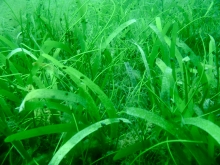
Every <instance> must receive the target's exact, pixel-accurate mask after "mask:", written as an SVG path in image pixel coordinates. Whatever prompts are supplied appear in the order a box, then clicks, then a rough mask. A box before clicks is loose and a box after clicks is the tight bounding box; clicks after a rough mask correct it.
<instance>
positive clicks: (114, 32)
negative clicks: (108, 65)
mask: <svg viewBox="0 0 220 165" xmlns="http://www.w3.org/2000/svg"><path fill="white" fill-rule="evenodd" d="M135 22H136V20H135V19H132V20H129V21H127V22H125V23H123V24H121V25H120V26H119V27H118V28H117V29H115V31H113V32H112V33H111V34H110V35H109V37H108V38H107V39H106V40H105V42H104V43H103V44H102V49H105V48H106V47H107V46H108V44H109V43H110V42H111V41H112V40H113V39H114V38H115V37H116V36H117V35H118V34H119V33H120V32H121V31H122V30H123V29H124V28H126V27H128V26H129V25H131V24H133V23H135Z"/></svg>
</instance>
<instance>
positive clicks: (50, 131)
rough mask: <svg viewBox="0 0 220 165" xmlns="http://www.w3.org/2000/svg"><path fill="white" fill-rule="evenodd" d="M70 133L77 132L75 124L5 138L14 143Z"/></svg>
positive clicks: (34, 130)
mask: <svg viewBox="0 0 220 165" xmlns="http://www.w3.org/2000/svg"><path fill="white" fill-rule="evenodd" d="M69 131H71V132H74V131H77V130H76V127H75V124H55V125H49V126H43V127H38V128H34V129H30V130H26V131H22V132H18V133H16V134H12V135H9V136H7V137H6V138H5V142H14V141H18V140H24V139H29V138H33V137H38V136H42V135H48V134H53V133H62V132H69Z"/></svg>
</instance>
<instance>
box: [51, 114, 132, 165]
mask: <svg viewBox="0 0 220 165" xmlns="http://www.w3.org/2000/svg"><path fill="white" fill-rule="evenodd" d="M119 122H124V123H129V124H130V121H129V120H127V119H124V118H112V119H105V120H102V121H99V122H97V123H94V124H92V125H90V126H88V127H87V128H85V129H83V130H81V131H80V132H78V133H76V134H75V135H74V136H73V137H72V138H70V139H69V140H68V141H67V142H66V143H65V144H64V145H63V146H62V147H60V149H59V150H58V151H57V152H56V154H55V155H54V156H53V158H52V159H51V161H50V162H49V165H58V164H59V163H60V162H61V160H62V159H63V158H64V156H65V155H66V154H67V153H68V152H69V151H70V150H71V149H72V148H73V147H74V146H76V145H77V144H78V143H79V142H80V141H81V140H82V139H83V138H85V137H86V136H88V135H90V134H92V133H93V132H95V131H97V130H98V129H99V128H102V127H103V125H110V124H113V123H119Z"/></svg>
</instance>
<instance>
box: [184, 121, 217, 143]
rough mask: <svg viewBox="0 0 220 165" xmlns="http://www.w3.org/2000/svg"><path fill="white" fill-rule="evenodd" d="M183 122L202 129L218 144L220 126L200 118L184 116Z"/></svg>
mask: <svg viewBox="0 0 220 165" xmlns="http://www.w3.org/2000/svg"><path fill="white" fill-rule="evenodd" d="M184 123H185V124H190V125H194V126H196V127H199V128H201V129H203V130H204V131H206V132H207V133H208V134H209V135H210V136H212V137H213V138H214V139H215V140H216V141H217V142H218V143H219V144H220V127H219V126H217V125H215V124H214V123H213V122H211V121H208V120H205V119H202V118H186V119H184Z"/></svg>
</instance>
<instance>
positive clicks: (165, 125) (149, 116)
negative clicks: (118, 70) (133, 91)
mask: <svg viewBox="0 0 220 165" xmlns="http://www.w3.org/2000/svg"><path fill="white" fill-rule="evenodd" d="M125 113H126V114H128V115H131V116H134V117H138V118H141V119H144V120H147V121H148V122H150V123H153V124H155V125H157V126H159V127H161V128H162V129H164V130H165V131H167V132H169V133H170V134H172V135H173V136H175V137H176V138H177V139H186V140H187V139H190V138H189V137H188V134H189V133H188V132H186V131H184V129H182V130H181V129H180V128H178V126H176V124H173V123H172V122H168V121H167V120H165V119H164V118H162V117H160V116H158V115H156V114H154V113H152V112H149V111H147V110H143V109H140V108H133V107H129V108H126V110H125ZM198 123H199V122H198ZM218 134H220V132H219V133H218ZM219 137H220V136H219ZM183 144H184V145H185V146H186V148H187V149H188V150H189V151H190V152H191V154H192V155H193V156H194V158H195V159H196V160H197V162H198V163H199V164H202V165H206V164H208V161H207V160H208V158H207V155H205V153H204V152H203V151H202V150H201V149H200V148H198V147H197V146H195V145H190V144H187V143H183Z"/></svg>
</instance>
